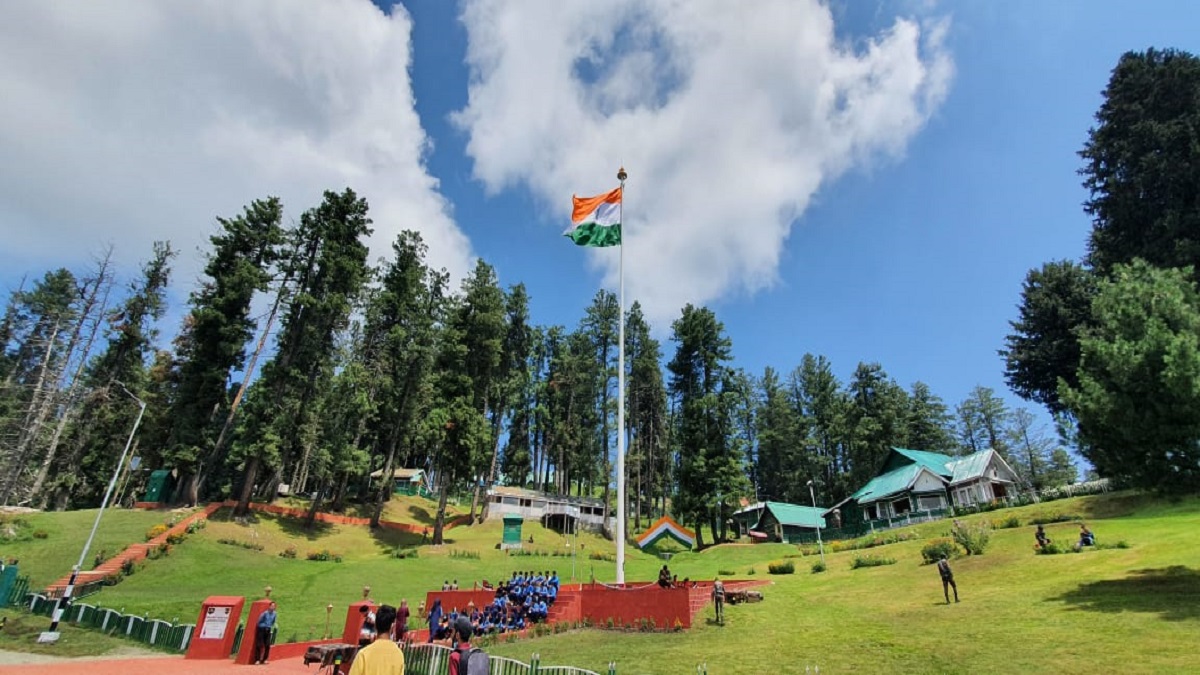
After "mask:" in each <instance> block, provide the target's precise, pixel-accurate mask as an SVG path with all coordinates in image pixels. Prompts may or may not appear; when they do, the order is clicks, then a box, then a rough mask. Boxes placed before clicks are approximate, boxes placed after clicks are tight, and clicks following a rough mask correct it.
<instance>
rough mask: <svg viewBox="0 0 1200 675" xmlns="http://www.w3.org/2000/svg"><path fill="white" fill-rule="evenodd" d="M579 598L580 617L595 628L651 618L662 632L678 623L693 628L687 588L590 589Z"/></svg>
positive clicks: (581, 593) (632, 622)
mask: <svg viewBox="0 0 1200 675" xmlns="http://www.w3.org/2000/svg"><path fill="white" fill-rule="evenodd" d="M579 595H580V600H581V605H580V615H581V616H582V617H583V618H585V619H590V620H591V622H592V625H593V626H596V627H600V628H603V627H606V626H607V625H608V621H609V619H612V622H613V624H614V626H625V625H631V626H633V625H636V624H637V623H638V622H639V621H641V620H643V619H650V620H652V621H654V625H655V626H656V627H657V628H658V629H659V630H670V629H672V628H674V627H675V625H676V623H678V624H679V625H680V626H682V627H683V628H691V626H692V612H691V609H690V607H689V604H688V589H685V588H659V587H658V586H649V587H645V588H639V589H637V590H634V589H627V590H616V589H610V588H606V587H604V586H594V587H593V586H589V587H587V588H584V589H583V590H581V591H579Z"/></svg>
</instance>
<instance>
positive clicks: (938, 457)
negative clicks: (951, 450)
mask: <svg viewBox="0 0 1200 675" xmlns="http://www.w3.org/2000/svg"><path fill="white" fill-rule="evenodd" d="M892 450H893V451H895V452H897V453H899V454H901V455H903V456H905V457H907V458H909V459H911V460H912V461H914V462H916V463H917V464H920V465H921V466H923V467H925V468H926V469H929V470H930V471H932V472H934V473H935V474H937V475H939V476H944V477H946V478H949V477H950V476H951V475H952V474H953V473H954V472H953V471H951V470H950V469H949V468H948V465H949V464H950V463H951V462H953V461H954V458H953V457H951V456H950V455H943V454H942V453H940V452H926V451H924V450H909V449H908V448H892Z"/></svg>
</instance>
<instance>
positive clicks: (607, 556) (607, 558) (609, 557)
mask: <svg viewBox="0 0 1200 675" xmlns="http://www.w3.org/2000/svg"><path fill="white" fill-rule="evenodd" d="M588 558H589V559H591V560H603V561H604V562H616V561H617V557H616V556H615V555H613V554H611V553H601V552H600V551H592V552H591V553H589V554H588Z"/></svg>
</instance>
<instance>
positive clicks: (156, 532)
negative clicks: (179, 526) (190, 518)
mask: <svg viewBox="0 0 1200 675" xmlns="http://www.w3.org/2000/svg"><path fill="white" fill-rule="evenodd" d="M168 529H170V528H168V527H167V526H166V525H164V524H162V523H159V524H158V525H155V526H154V527H152V528H150V529H149V530H146V541H150V540H151V539H154V538H155V537H159V536H162V534H163V533H165V532H166V531H167V530H168Z"/></svg>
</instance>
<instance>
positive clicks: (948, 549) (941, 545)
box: [921, 538, 954, 565]
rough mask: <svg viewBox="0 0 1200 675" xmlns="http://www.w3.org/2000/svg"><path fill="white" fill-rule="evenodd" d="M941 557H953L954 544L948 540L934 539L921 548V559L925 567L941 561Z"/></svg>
mask: <svg viewBox="0 0 1200 675" xmlns="http://www.w3.org/2000/svg"><path fill="white" fill-rule="evenodd" d="M942 556H946V557H947V558H950V557H953V556H954V542H953V541H951V540H949V539H945V538H942V539H934V540H933V541H930V542H929V543H927V544H925V545H924V546H922V547H921V559H922V560H923V561H925V564H926V565H932V564H933V563H935V562H937V561H939V560H941V559H942Z"/></svg>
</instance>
